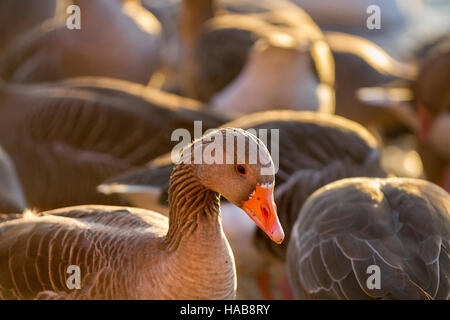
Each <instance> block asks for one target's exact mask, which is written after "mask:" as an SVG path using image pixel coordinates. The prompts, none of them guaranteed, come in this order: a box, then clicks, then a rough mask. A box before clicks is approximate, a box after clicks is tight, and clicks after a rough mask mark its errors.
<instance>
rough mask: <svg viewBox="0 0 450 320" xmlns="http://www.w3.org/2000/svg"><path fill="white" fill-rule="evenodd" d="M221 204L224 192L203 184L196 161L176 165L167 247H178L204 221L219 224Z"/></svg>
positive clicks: (171, 248) (170, 198)
mask: <svg viewBox="0 0 450 320" xmlns="http://www.w3.org/2000/svg"><path fill="white" fill-rule="evenodd" d="M219 208H220V195H219V194H218V193H216V192H215V191H212V190H210V189H208V188H206V187H205V186H203V185H202V183H201V182H200V181H199V178H198V177H197V176H196V175H195V173H194V165H191V164H183V163H181V164H178V165H177V166H175V168H174V169H173V172H172V175H171V177H170V188H169V230H168V232H167V235H166V239H165V244H166V246H167V249H168V250H169V251H173V250H175V249H176V248H177V247H178V245H179V244H180V241H181V240H182V238H183V237H188V236H189V235H190V234H192V232H194V231H195V229H196V227H197V225H198V223H200V221H202V223H204V221H207V223H210V224H211V225H212V226H214V225H215V224H217V225H219V223H220V222H219V212H220V209H219ZM199 218H202V219H199ZM205 219H206V220H205Z"/></svg>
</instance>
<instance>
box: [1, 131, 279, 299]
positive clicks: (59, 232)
mask: <svg viewBox="0 0 450 320" xmlns="http://www.w3.org/2000/svg"><path fill="white" fill-rule="evenodd" d="M211 137H215V138H217V137H218V138H220V137H222V138H223V137H226V138H228V137H233V139H234V138H236V139H240V138H243V139H244V140H243V141H245V142H244V146H245V149H242V146H239V145H238V144H237V143H236V140H234V141H235V142H234V143H233V145H232V148H233V150H227V149H225V147H224V154H223V155H224V158H223V159H225V157H226V156H227V155H228V154H229V153H230V152H233V154H234V156H235V157H236V154H237V153H238V152H245V154H246V159H247V160H246V161H248V152H249V151H248V150H251V149H250V148H252V147H256V148H258V149H259V150H261V151H263V153H261V155H262V158H260V161H261V163H264V165H263V164H261V163H256V164H248V163H247V162H245V163H244V164H243V165H244V166H245V167H246V169H247V172H248V175H247V176H246V177H243V176H241V175H239V174H238V173H237V172H236V170H235V164H234V163H230V164H217V163H215V164H209V165H208V164H205V163H203V164H193V163H187V162H186V160H187V159H193V156H194V150H197V148H199V147H204V146H207V145H209V144H210V143H212V142H214V141H215V139H212V140H208V139H211ZM217 150H219V149H217ZM267 160H269V162H267ZM234 161H235V162H236V161H237V160H236V158H234ZM263 167H267V168H269V169H271V172H272V174H264V175H263V174H261V171H260V170H261V168H263ZM273 170H274V168H273V163H272V162H271V161H270V155H269V153H268V151H267V149H266V148H265V147H264V144H263V143H262V142H261V141H259V140H258V139H257V138H256V137H254V136H252V135H249V134H246V133H244V132H243V131H241V130H236V129H231V128H230V129H224V130H220V131H215V132H214V133H211V134H210V135H209V136H208V138H206V136H205V137H203V139H199V140H196V141H195V142H194V143H193V144H192V145H191V147H188V148H186V149H184V151H183V154H182V157H181V161H180V162H179V163H178V164H177V166H176V167H175V168H174V170H173V173H172V175H171V186H170V191H169V193H170V195H169V202H170V216H169V221H167V219H166V218H165V217H163V216H161V215H159V214H156V213H154V212H150V211H146V210H142V209H136V208H126V207H107V206H79V207H69V208H63V209H58V210H54V211H49V212H45V213H43V215H42V216H40V217H28V218H23V219H16V220H13V221H8V222H5V223H2V224H0V297H2V298H4V299H30V298H38V299H40V298H49V299H52V298H56V299H232V298H234V297H235V288H236V285H235V281H236V279H235V270H234V260H233V256H232V253H231V250H230V248H229V245H228V242H227V240H226V238H225V236H224V235H223V232H222V226H221V223H220V211H219V210H220V209H219V207H220V204H219V201H220V200H219V199H220V195H221V194H222V195H223V196H224V197H226V198H227V199H228V200H229V201H231V202H232V203H234V204H235V205H237V206H243V204H244V205H245V203H246V202H245V201H247V199H249V198H250V200H252V199H253V198H252V195H253V193H254V191H255V188H257V186H259V185H265V184H267V183H273V180H274V175H273ZM219 177H220V179H219ZM231 186H232V187H231ZM247 202H248V201H247ZM269 214H270V215H275V217H276V212H274V211H270V212H269ZM70 265H77V266H79V267H80V269H81V288H80V289H79V290H74V291H70V290H69V289H68V288H67V286H66V277H67V273H66V269H67V267H68V266H70Z"/></svg>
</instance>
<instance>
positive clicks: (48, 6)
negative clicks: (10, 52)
mask: <svg viewBox="0 0 450 320" xmlns="http://www.w3.org/2000/svg"><path fill="white" fill-rule="evenodd" d="M55 9H56V0H42V1H39V3H38V2H36V1H28V0H3V1H2V2H1V3H0V30H1V32H0V54H1V53H2V52H3V50H4V48H6V47H7V46H8V44H9V43H11V41H13V40H14V39H15V38H16V37H17V36H19V35H21V34H22V33H23V32H25V31H27V30H28V29H30V28H32V27H35V26H36V25H38V24H39V23H42V22H43V21H45V20H47V19H49V18H51V17H53V16H54V14H55Z"/></svg>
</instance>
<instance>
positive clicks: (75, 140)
mask: <svg viewBox="0 0 450 320" xmlns="http://www.w3.org/2000/svg"><path fill="white" fill-rule="evenodd" d="M195 120H202V121H203V127H204V128H216V127H218V126H219V125H221V124H222V123H224V122H226V121H225V119H224V118H223V117H219V116H217V115H214V114H213V113H212V112H209V111H207V110H206V111H203V110H201V109H200V104H199V103H198V102H196V101H193V100H190V99H185V98H181V97H178V96H175V95H171V94H167V93H164V92H161V91H159V90H156V89H152V88H149V87H144V86H142V85H140V84H134V83H130V82H127V81H123V80H114V79H93V78H91V79H74V80H70V81H65V82H62V83H55V84H39V85H38V84H33V85H31V84H30V85H18V84H14V85H13V84H7V85H0V144H1V145H3V147H4V148H5V150H6V151H7V152H8V153H9V155H10V156H11V158H12V159H13V160H14V163H15V165H16V169H17V173H18V175H19V177H20V180H21V181H22V186H23V188H24V192H25V195H26V199H27V202H28V205H30V206H31V207H33V208H39V209H41V210H49V209H55V208H59V207H63V206H69V205H77V204H89V203H96V204H115V205H118V204H124V203H123V202H121V201H120V200H119V199H118V198H117V197H112V198H108V197H105V196H104V195H102V194H99V193H97V192H96V186H97V185H98V184H99V183H101V182H103V181H104V180H105V179H107V178H108V177H110V176H111V175H115V174H119V173H120V172H122V171H124V170H127V169H129V168H131V167H134V166H139V165H144V164H145V163H147V162H148V161H150V160H152V159H153V158H155V157H156V156H158V155H160V154H163V153H166V152H168V151H170V150H171V148H172V147H173V146H174V145H175V144H176V142H175V141H171V135H172V132H173V130H175V129H177V128H186V129H188V130H189V131H190V132H191V133H192V132H193V131H194V121H195Z"/></svg>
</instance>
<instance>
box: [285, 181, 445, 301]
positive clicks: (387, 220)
mask: <svg viewBox="0 0 450 320" xmlns="http://www.w3.org/2000/svg"><path fill="white" fill-rule="evenodd" d="M449 240H450V196H449V194H448V193H447V192H446V191H444V190H442V189H441V188H440V187H438V186H436V185H434V184H432V183H430V182H427V181H424V180H416V179H410V178H388V179H370V178H354V179H344V180H340V181H337V182H334V183H331V184H328V185H327V186H325V187H323V188H321V189H320V190H318V191H317V192H315V193H314V194H313V195H312V196H311V197H310V198H309V199H308V201H307V202H306V203H305V205H304V206H303V208H302V210H301V212H300V214H299V216H298V219H297V221H296V223H295V226H294V228H293V232H292V236H291V240H290V242H289V247H288V250H287V270H288V276H289V279H290V283H291V286H292V288H293V290H294V292H295V295H296V297H297V298H302V299H311V298H315V299H317V298H319V299H449V297H450V287H449V281H448V279H449V273H450V258H449V252H450V251H449V249H450V247H449V246H450V242H449ZM372 265H374V266H377V267H378V268H379V270H380V271H379V276H381V280H380V285H379V286H378V287H376V286H375V287H369V286H367V285H366V283H368V282H369V280H370V279H369V280H368V277H369V276H370V275H372V274H373V273H374V272H373V271H371V272H370V273H368V271H367V270H369V269H368V268H369V266H372ZM372 270H373V269H372ZM371 283H372V282H371Z"/></svg>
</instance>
